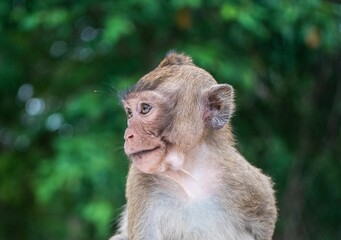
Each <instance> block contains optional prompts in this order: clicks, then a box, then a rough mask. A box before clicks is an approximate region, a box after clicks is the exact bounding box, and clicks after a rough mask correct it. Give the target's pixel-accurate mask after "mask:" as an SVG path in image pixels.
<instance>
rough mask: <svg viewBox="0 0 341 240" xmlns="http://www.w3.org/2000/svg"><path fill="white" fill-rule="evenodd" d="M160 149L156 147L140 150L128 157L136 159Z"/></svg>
mask: <svg viewBox="0 0 341 240" xmlns="http://www.w3.org/2000/svg"><path fill="white" fill-rule="evenodd" d="M160 148H161V146H157V147H155V148H151V149H145V150H141V151H138V152H134V153H131V154H129V156H130V157H138V156H141V155H144V154H147V153H151V152H154V151H156V150H158V149H160Z"/></svg>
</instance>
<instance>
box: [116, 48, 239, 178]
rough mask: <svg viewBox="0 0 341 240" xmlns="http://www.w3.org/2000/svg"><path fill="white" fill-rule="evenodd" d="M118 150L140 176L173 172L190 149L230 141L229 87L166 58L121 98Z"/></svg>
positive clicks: (185, 62) (184, 60) (180, 59)
mask: <svg viewBox="0 0 341 240" xmlns="http://www.w3.org/2000/svg"><path fill="white" fill-rule="evenodd" d="M121 99H122V103H123V106H124V109H125V111H126V114H127V118H128V127H127V129H126V131H125V135H124V139H125V144H124V150H125V153H126V154H127V155H128V157H129V158H130V159H131V160H132V162H133V164H134V165H135V167H137V168H138V169H139V170H140V171H142V172H145V173H158V172H165V171H168V170H176V168H178V167H181V166H182V164H184V161H185V159H186V156H187V155H188V154H189V153H190V151H191V150H192V149H193V148H194V147H195V146H200V145H201V144H208V145H209V144H212V143H213V142H215V141H219V138H221V137H226V138H231V133H230V128H229V124H228V122H229V119H230V117H231V116H232V113H233V111H234V102H233V88H232V87H231V86H230V85H228V84H217V82H216V81H215V80H214V78H213V77H212V76H211V75H210V74H209V73H207V72H206V71H205V70H203V69H201V68H199V67H197V66H195V65H194V64H193V63H192V59H191V58H190V57H188V56H185V55H183V54H177V53H174V52H173V53H170V54H168V55H167V56H166V58H165V59H164V60H163V61H162V62H161V63H160V64H159V66H158V67H157V68H155V69H154V70H153V71H151V72H150V73H148V74H146V75H145V76H144V77H142V78H141V79H140V80H139V81H138V82H137V84H136V85H135V86H134V87H132V88H131V89H129V90H127V91H126V92H124V93H123V94H122V97H121Z"/></svg>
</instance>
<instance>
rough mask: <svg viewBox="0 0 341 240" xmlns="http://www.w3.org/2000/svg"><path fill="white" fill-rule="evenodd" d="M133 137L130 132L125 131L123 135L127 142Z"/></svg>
mask: <svg viewBox="0 0 341 240" xmlns="http://www.w3.org/2000/svg"><path fill="white" fill-rule="evenodd" d="M133 137H134V134H133V133H132V131H130V130H129V129H127V130H126V132H125V133H124V139H125V140H129V139H132V138H133Z"/></svg>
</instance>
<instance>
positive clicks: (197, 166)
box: [162, 144, 221, 199]
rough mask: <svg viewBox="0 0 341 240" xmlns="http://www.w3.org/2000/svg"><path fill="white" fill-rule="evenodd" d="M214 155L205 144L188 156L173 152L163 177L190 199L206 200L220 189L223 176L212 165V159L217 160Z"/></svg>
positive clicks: (168, 156) (168, 158)
mask: <svg viewBox="0 0 341 240" xmlns="http://www.w3.org/2000/svg"><path fill="white" fill-rule="evenodd" d="M213 155H215V154H214V153H213V152H212V151H210V150H209V148H208V147H207V145H205V144H202V145H200V146H198V148H196V149H194V150H193V151H191V152H190V153H188V154H186V155H184V154H181V153H178V152H171V153H169V154H168V155H167V157H166V161H165V162H166V163H167V164H168V165H167V167H166V169H165V171H164V172H163V173H162V175H164V176H165V177H166V178H168V179H169V181H170V182H171V183H172V184H176V185H178V186H179V187H181V189H182V190H183V192H184V193H185V195H186V197H187V198H188V199H202V198H206V197H208V196H209V195H210V194H212V193H214V191H215V189H217V188H218V187H219V182H220V176H221V174H220V172H221V171H220V168H219V166H218V165H215V164H212V159H216V156H213Z"/></svg>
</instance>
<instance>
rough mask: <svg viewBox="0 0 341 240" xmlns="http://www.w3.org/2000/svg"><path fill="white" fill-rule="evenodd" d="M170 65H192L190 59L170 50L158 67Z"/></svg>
mask: <svg viewBox="0 0 341 240" xmlns="http://www.w3.org/2000/svg"><path fill="white" fill-rule="evenodd" d="M170 65H194V64H193V61H192V58H191V57H189V56H187V55H185V54H183V53H177V52H176V51H174V50H170V51H169V52H168V53H167V55H166V57H165V58H164V59H163V60H162V61H161V63H160V64H159V66H158V67H165V66H170Z"/></svg>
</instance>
